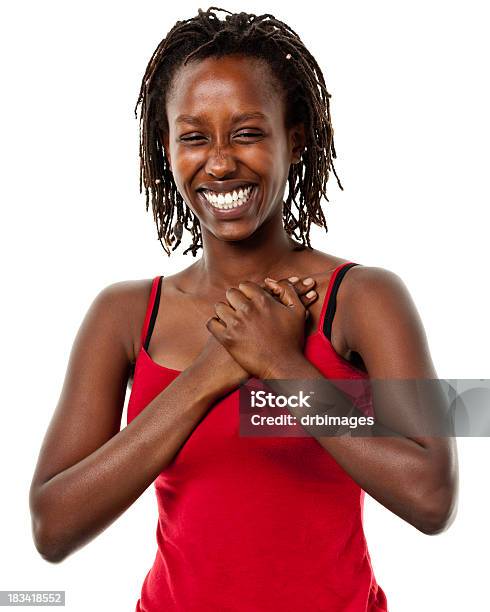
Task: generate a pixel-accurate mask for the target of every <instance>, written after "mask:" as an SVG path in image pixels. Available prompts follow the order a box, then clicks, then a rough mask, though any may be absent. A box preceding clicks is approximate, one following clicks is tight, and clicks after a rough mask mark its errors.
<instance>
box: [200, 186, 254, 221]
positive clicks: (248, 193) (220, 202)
mask: <svg viewBox="0 0 490 612" xmlns="http://www.w3.org/2000/svg"><path fill="white" fill-rule="evenodd" d="M258 192H259V189H258V185H250V184H249V185H243V186H242V187H239V188H236V189H233V190H231V191H226V192H215V191H211V190H209V189H203V190H200V191H198V195H199V197H200V199H201V200H202V201H203V202H204V204H205V206H206V208H207V209H208V210H210V211H211V212H212V213H213V214H214V215H215V216H217V217H219V218H222V219H235V218H236V217H240V216H241V215H242V214H244V213H245V212H246V211H247V210H249V209H250V207H251V206H253V204H254V203H255V201H256V200H257V195H258Z"/></svg>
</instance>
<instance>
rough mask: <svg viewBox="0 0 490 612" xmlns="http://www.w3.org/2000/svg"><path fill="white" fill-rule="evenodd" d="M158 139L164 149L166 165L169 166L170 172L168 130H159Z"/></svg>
mask: <svg viewBox="0 0 490 612" xmlns="http://www.w3.org/2000/svg"><path fill="white" fill-rule="evenodd" d="M160 140H161V142H162V145H163V150H164V151H165V157H166V158H167V160H168V165H169V166H170V172H172V161H171V159H170V148H169V146H168V142H169V137H168V132H166V131H163V130H160Z"/></svg>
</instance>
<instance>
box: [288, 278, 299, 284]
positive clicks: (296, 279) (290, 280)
mask: <svg viewBox="0 0 490 612" xmlns="http://www.w3.org/2000/svg"><path fill="white" fill-rule="evenodd" d="M288 281H289V282H290V283H297V282H298V281H299V278H298V277H297V276H291V277H290V278H288Z"/></svg>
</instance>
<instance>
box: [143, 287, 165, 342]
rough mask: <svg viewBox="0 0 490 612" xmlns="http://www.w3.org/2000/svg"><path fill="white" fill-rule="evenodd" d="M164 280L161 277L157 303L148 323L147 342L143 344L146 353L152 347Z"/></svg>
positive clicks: (154, 304)
mask: <svg viewBox="0 0 490 612" xmlns="http://www.w3.org/2000/svg"><path fill="white" fill-rule="evenodd" d="M162 278H163V276H160V278H159V279H158V286H157V292H156V295H155V301H154V302H153V308H152V310H151V315H150V322H149V323H148V331H147V332H146V338H145V342H144V343H143V346H144V348H145V351H148V346H149V345H150V340H151V335H152V333H153V328H154V327H155V321H156V320H157V314H158V306H159V304H160V293H161V291H162Z"/></svg>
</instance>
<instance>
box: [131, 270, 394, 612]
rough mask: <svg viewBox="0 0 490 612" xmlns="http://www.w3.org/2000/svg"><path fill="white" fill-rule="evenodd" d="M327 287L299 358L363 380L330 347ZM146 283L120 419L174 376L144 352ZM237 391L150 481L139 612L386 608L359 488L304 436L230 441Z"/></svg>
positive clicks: (156, 289)
mask: <svg viewBox="0 0 490 612" xmlns="http://www.w3.org/2000/svg"><path fill="white" fill-rule="evenodd" d="M355 265H358V264H355V263H352V262H347V263H344V264H342V265H340V266H338V267H337V268H336V269H335V270H334V272H333V274H332V276H331V278H330V282H329V286H328V289H327V292H326V295H325V299H324V302H323V305H322V311H321V316H320V320H319V325H318V327H317V329H316V331H315V333H313V335H311V336H309V337H307V339H306V343H305V348H304V355H305V357H306V358H307V359H308V360H309V361H310V362H311V363H313V364H314V365H315V367H316V368H317V369H318V370H320V371H321V372H322V374H323V375H324V376H325V377H327V378H333V379H335V378H338V379H346V378H366V377H367V374H366V373H365V372H364V371H362V370H359V369H357V368H355V367H354V366H353V365H352V364H351V363H349V362H348V361H347V360H345V359H344V358H343V357H341V356H340V355H338V353H336V351H335V350H334V348H333V346H332V344H331V342H330V332H331V326H332V320H333V316H334V314H335V304H336V294H337V291H338V288H339V285H340V282H341V280H342V278H343V276H344V274H345V273H346V272H347V270H348V269H350V268H351V267H352V266H355ZM161 282H162V277H161V276H158V277H156V278H155V279H154V281H153V285H152V290H151V294H150V300H149V303H148V309H147V313H146V317H145V321H144V325H143V329H142V333H141V349H140V352H139V355H138V358H137V361H136V365H135V372H134V381H133V387H132V390H131V396H130V398H129V404H128V416H127V422H128V423H129V422H130V421H131V420H132V419H134V418H135V417H136V416H137V415H138V414H139V413H140V412H141V411H142V410H143V409H144V408H145V406H147V405H148V404H149V403H150V402H151V401H152V400H153V399H154V398H155V397H156V396H157V395H158V394H159V393H161V391H163V390H164V389H165V388H166V387H167V386H168V385H169V384H170V383H171V382H172V381H173V380H174V379H175V378H176V377H177V376H179V374H180V372H179V371H178V370H172V369H170V368H166V367H164V366H161V365H159V364H157V363H155V362H154V361H153V360H152V359H151V357H150V356H149V354H148V352H147V348H148V345H149V338H150V336H151V333H152V331H153V327H154V324H155V319H156V316H157V312H158V305H159V301H160V292H161ZM238 395H239V391H238V388H237V390H236V391H234V392H232V393H231V394H229V395H227V396H226V397H225V398H224V399H222V400H221V401H219V402H217V403H216V404H214V405H213V407H212V408H211V409H210V410H209V411H208V412H207V414H206V415H205V417H204V418H203V419H202V421H201V422H200V423H199V424H198V425H197V427H196V428H195V429H194V431H193V432H192V434H191V435H190V436H189V438H188V439H187V441H186V442H185V444H184V445H183V447H182V448H181V449H180V451H179V452H178V453H177V454H176V455H175V457H174V459H173V460H172V462H171V463H170V464H169V465H168V466H167V467H166V468H165V469H164V470H163V471H162V472H161V473H160V474H159V476H158V477H157V478H156V480H155V483H154V484H155V492H156V497H157V503H158V513H159V518H158V524H157V530H156V538H157V545H158V546H157V552H156V557H155V561H154V563H153V566H152V568H151V569H150V571H149V572H148V574H147V575H146V578H145V580H144V583H143V587H142V591H141V596H140V599H139V600H138V602H137V604H136V612H298V611H300V610H301V611H302V612H385V611H386V610H387V602H386V596H385V594H384V592H383V590H382V589H381V587H379V586H378V584H377V582H376V579H375V576H374V573H373V569H372V566H371V560H370V556H369V552H368V549H367V545H366V540H365V537H364V531H363V526H362V513H363V502H364V491H363V490H362V489H361V488H360V487H359V486H358V485H357V484H356V483H355V482H354V480H353V479H352V478H351V477H350V476H349V475H348V474H347V473H346V472H345V471H344V470H343V469H342V468H341V467H340V466H339V465H338V464H337V463H336V461H335V460H334V459H333V458H332V456H331V455H330V454H329V453H328V452H327V451H326V450H325V449H324V448H323V447H322V446H320V444H319V443H318V442H317V440H316V439H315V438H313V437H302V438H299V437H296V438H292V437H245V436H239V412H238Z"/></svg>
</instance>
